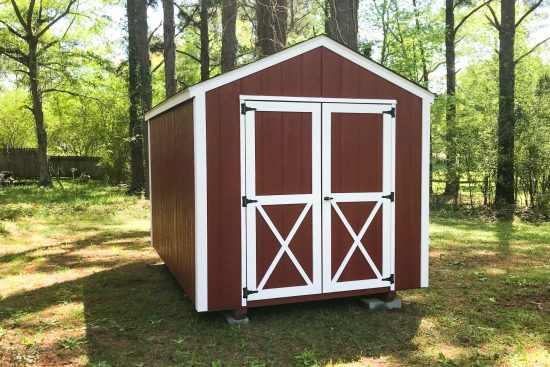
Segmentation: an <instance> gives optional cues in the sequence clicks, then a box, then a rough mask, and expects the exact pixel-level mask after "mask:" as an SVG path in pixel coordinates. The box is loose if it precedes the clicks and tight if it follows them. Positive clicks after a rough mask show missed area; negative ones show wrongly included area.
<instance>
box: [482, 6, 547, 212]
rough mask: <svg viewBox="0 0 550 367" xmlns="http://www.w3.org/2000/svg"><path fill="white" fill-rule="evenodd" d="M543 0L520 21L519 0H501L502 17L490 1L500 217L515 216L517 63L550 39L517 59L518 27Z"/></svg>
mask: <svg viewBox="0 0 550 367" xmlns="http://www.w3.org/2000/svg"><path fill="white" fill-rule="evenodd" d="M543 1H544V0H538V1H536V2H534V3H533V4H532V5H531V6H530V7H529V8H528V10H527V11H526V12H525V13H524V14H523V15H522V16H520V18H519V20H518V21H517V22H516V0H502V1H501V5H500V20H499V19H498V16H497V14H496V12H495V10H494V9H493V8H492V7H491V6H490V5H488V8H489V10H490V12H491V17H488V20H489V22H490V23H491V25H492V26H493V27H494V28H496V29H497V30H498V38H499V49H498V57H499V73H498V80H499V110H498V152H497V153H498V154H497V179H496V193H495V202H496V204H497V209H498V214H499V217H500V218H501V219H504V220H508V219H511V218H512V217H513V214H514V210H515V204H516V196H515V180H514V178H515V177H514V143H515V128H516V111H515V87H516V84H515V79H516V65H517V64H518V63H519V62H520V61H521V60H522V59H523V58H525V57H526V56H528V55H529V54H531V53H532V52H534V50H535V49H536V48H538V47H539V46H540V45H542V44H543V43H544V42H546V41H548V40H550V37H549V38H546V39H545V40H543V41H542V42H539V43H538V44H537V45H535V46H534V47H533V48H532V49H531V50H529V51H528V52H526V53H524V54H523V55H522V56H520V57H518V58H517V59H516V58H515V54H514V53H515V36H516V29H517V28H518V27H519V25H520V24H521V23H522V22H523V21H524V20H525V19H526V18H527V17H528V16H529V15H530V14H531V13H532V12H533V11H535V9H537V8H538V7H539V6H540V5H541V4H542V2H543Z"/></svg>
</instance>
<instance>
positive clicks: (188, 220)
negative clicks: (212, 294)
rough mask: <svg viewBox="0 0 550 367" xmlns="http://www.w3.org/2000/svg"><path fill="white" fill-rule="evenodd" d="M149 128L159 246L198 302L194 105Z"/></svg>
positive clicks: (155, 235)
mask: <svg viewBox="0 0 550 367" xmlns="http://www.w3.org/2000/svg"><path fill="white" fill-rule="evenodd" d="M149 124H150V135H149V139H150V144H151V205H152V228H153V246H154V247H155V250H157V252H158V254H159V255H160V257H161V258H162V260H163V261H164V263H165V264H166V266H167V267H168V269H169V270H170V272H171V273H172V274H173V275H174V277H175V278H176V279H177V281H178V282H179V283H180V284H181V286H182V288H183V289H184V290H185V292H186V293H187V295H188V296H189V298H190V299H191V301H192V302H195V183H194V182H195V178H194V146H193V101H187V102H185V103H184V104H181V105H179V106H178V107H176V108H174V109H171V110H169V111H167V112H165V113H163V114H161V115H159V116H157V117H155V118H154V119H152V120H151V121H150V122H149Z"/></svg>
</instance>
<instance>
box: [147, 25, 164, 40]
mask: <svg viewBox="0 0 550 367" xmlns="http://www.w3.org/2000/svg"><path fill="white" fill-rule="evenodd" d="M160 27H162V20H161V21H160V24H159V25H158V26H157V28H155V29H153V31H152V32H151V33H150V34H149V37H147V40H148V41H149V42H151V39H153V36H154V35H155V33H156V32H157V31H158V30H159V28H160Z"/></svg>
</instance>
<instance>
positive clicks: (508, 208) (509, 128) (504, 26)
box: [495, 0, 516, 219]
mask: <svg viewBox="0 0 550 367" xmlns="http://www.w3.org/2000/svg"><path fill="white" fill-rule="evenodd" d="M515 10H516V4H515V0H502V1H501V13H500V14H501V23H500V29H499V40H500V45H499V76H498V78H499V110H498V155H497V180H496V194H495V203H496V204H497V207H498V208H499V217H500V218H502V219H510V218H512V216H513V212H514V206H515V200H514V135H515V126H516V116H515V104H514V94H515V62H514V42H515V22H516V19H515V18H516V16H515Z"/></svg>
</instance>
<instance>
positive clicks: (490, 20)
mask: <svg viewBox="0 0 550 367" xmlns="http://www.w3.org/2000/svg"><path fill="white" fill-rule="evenodd" d="M487 7H488V8H489V11H490V12H491V15H492V16H493V19H491V18H489V16H488V15H485V18H487V20H488V21H489V23H491V25H492V26H493V27H495V28H496V29H497V30H500V23H499V21H498V17H497V14H496V13H495V11H494V10H493V8H491V5H487Z"/></svg>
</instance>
